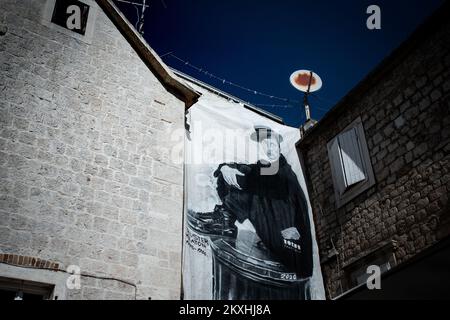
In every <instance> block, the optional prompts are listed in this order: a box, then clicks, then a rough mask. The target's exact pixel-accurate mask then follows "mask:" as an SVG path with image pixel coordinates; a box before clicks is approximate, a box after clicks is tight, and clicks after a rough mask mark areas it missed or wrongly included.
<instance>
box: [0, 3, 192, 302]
mask: <svg viewBox="0 0 450 320" xmlns="http://www.w3.org/2000/svg"><path fill="white" fill-rule="evenodd" d="M45 3H46V1H44V0H26V1H23V0H2V1H1V2H0V253H2V254H11V255H18V256H27V257H33V258H35V259H43V260H48V261H51V262H54V263H57V264H59V267H60V268H62V269H64V268H66V267H67V266H69V265H78V266H79V267H80V269H81V273H82V274H86V275H93V276H94V277H84V276H83V277H82V282H81V284H82V287H81V289H80V290H72V291H70V290H69V291H68V295H67V297H66V298H72V299H75V298H77V299H78V298H81V299H103V298H129V299H134V298H135V297H137V298H138V299H148V298H149V297H151V298H152V299H158V298H159V299H161V298H170V299H178V298H179V296H180V283H181V280H180V277H181V275H180V272H181V271H180V267H181V261H180V259H181V244H182V242H181V241H182V214H183V213H182V206H183V205H182V204H183V186H182V183H183V177H182V176H183V175H182V164H180V163H174V162H173V161H172V160H171V157H170V155H171V150H172V148H173V147H174V146H176V145H177V144H179V143H180V139H178V141H176V140H172V139H171V135H172V133H173V132H174V131H177V130H178V131H179V130H181V132H183V128H184V124H183V123H184V103H183V102H182V101H180V100H178V99H176V98H174V97H173V96H172V95H171V94H170V93H168V92H167V91H166V90H165V89H164V87H163V86H162V85H161V84H160V83H159V82H158V80H157V79H156V78H155V76H154V75H153V74H152V73H151V72H150V71H149V69H148V68H147V67H146V66H145V64H144V63H143V62H142V61H141V60H140V58H139V57H138V56H137V55H136V53H135V51H134V50H133V49H132V48H131V46H130V45H129V44H128V42H127V41H126V40H125V38H124V37H123V36H122V35H121V34H120V32H119V31H118V30H117V29H116V27H115V26H114V25H113V24H112V23H111V21H110V20H109V19H108V17H107V16H106V15H105V14H104V13H103V11H102V10H101V9H100V8H98V10H97V16H96V21H95V26H94V34H93V38H92V41H91V43H90V44H89V43H86V42H83V41H80V40H78V39H76V38H74V37H71V36H70V35H67V34H63V33H61V32H59V31H58V30H56V29H50V28H48V27H46V26H44V25H43V24H42V23H41V20H42V17H43V10H44V7H45ZM93 5H96V4H95V3H93ZM181 141H182V140H181ZM181 146H182V144H181ZM181 151H182V149H181ZM0 276H1V274H0ZM95 276H98V277H102V278H96V277H95ZM105 278H112V279H109V280H105ZM114 279H117V280H114ZM120 280H124V281H125V282H129V283H131V284H134V285H135V286H136V288H137V290H136V292H135V289H134V286H133V285H129V284H126V283H124V282H121V281H120ZM59 298H60V299H62V298H64V297H59Z"/></svg>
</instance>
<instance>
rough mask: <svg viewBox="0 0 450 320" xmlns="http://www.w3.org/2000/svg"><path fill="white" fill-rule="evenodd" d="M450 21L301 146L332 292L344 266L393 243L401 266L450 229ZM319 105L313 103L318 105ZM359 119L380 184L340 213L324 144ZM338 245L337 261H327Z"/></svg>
mask: <svg viewBox="0 0 450 320" xmlns="http://www.w3.org/2000/svg"><path fill="white" fill-rule="evenodd" d="M449 25H450V24H449V19H448V17H447V19H446V21H445V22H441V23H440V26H439V27H438V28H437V29H436V28H435V29H433V31H432V32H431V31H430V32H429V33H427V35H426V37H425V39H423V40H420V41H419V43H416V44H415V45H414V46H413V48H410V50H409V51H408V53H407V54H406V56H404V57H402V58H400V60H399V61H397V62H395V64H394V67H393V68H392V69H390V70H388V71H386V72H385V74H384V75H383V78H382V81H377V82H376V83H375V84H370V85H369V87H368V88H367V86H366V87H365V88H364V89H363V90H364V91H362V92H356V93H352V96H351V97H350V98H348V99H347V100H345V101H346V104H345V105H344V106H341V108H340V109H339V111H336V112H335V114H334V115H333V117H332V118H333V119H328V120H327V122H326V123H319V124H318V126H319V127H317V128H316V129H317V130H313V131H311V134H310V135H307V136H306V137H305V139H304V140H305V141H304V143H300V144H299V148H300V152H301V153H302V157H303V159H304V164H305V168H306V170H307V177H308V179H307V180H308V182H307V183H308V189H309V195H310V198H311V202H312V206H313V211H314V217H315V222H316V231H317V239H318V243H319V247H320V252H321V257H322V261H324V262H323V266H322V271H323V274H324V278H325V279H324V280H325V283H326V289H327V294H328V297H335V296H337V295H338V294H340V293H341V292H342V291H341V287H342V288H343V289H344V290H346V289H348V283H347V282H346V275H345V274H344V271H343V269H342V267H343V266H344V265H345V264H346V263H348V262H349V261H351V260H352V259H355V258H357V257H361V256H364V255H366V254H368V253H369V252H371V251H372V250H374V249H375V248H377V247H378V246H379V245H381V244H382V243H384V242H385V241H387V240H388V241H389V240H396V241H397V250H396V251H395V256H396V259H397V262H398V263H399V264H400V263H403V262H405V261H406V260H408V259H409V258H411V257H413V256H414V255H416V254H417V253H419V252H421V251H422V250H424V249H425V248H427V247H429V246H431V245H432V244H434V243H436V242H437V241H439V239H441V238H443V237H445V236H446V235H448V234H449V233H450V208H449V201H448V195H449V193H450V111H449V110H450V105H449V101H450V99H449V97H450V81H449V80H450V71H449V69H450V68H449V67H450V49H449V43H450V36H449V34H450V28H449ZM313 108H314V107H313ZM359 116H361V118H362V121H363V126H364V130H365V135H366V139H367V144H368V149H369V153H370V158H371V162H372V166H373V170H374V174H375V179H376V184H375V186H373V187H372V188H370V189H368V190H367V191H366V192H363V193H362V194H361V195H359V196H357V197H356V198H355V199H353V201H350V202H349V203H348V204H347V205H345V206H343V207H342V208H340V209H339V210H336V206H335V198H334V189H333V183H332V179H331V171H330V164H329V159H328V154H327V146H326V145H327V142H328V141H330V140H331V139H332V138H333V137H334V136H335V135H336V134H338V133H339V132H340V131H341V130H342V129H343V128H344V127H346V126H347V125H348V124H350V123H351V122H352V121H353V120H354V119H356V118H357V117H359ZM331 241H333V242H334V245H335V246H336V249H337V250H338V252H339V254H338V256H337V259H331V260H328V261H327V262H325V261H326V260H327V259H326V256H327V255H328V253H329V250H330V248H331Z"/></svg>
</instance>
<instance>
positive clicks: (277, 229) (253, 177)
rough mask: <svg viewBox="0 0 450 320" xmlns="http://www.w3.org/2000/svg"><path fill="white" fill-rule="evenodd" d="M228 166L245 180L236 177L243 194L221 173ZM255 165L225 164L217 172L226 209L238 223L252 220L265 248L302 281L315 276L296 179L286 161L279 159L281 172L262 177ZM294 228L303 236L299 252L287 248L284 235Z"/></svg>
mask: <svg viewBox="0 0 450 320" xmlns="http://www.w3.org/2000/svg"><path fill="white" fill-rule="evenodd" d="M224 165H227V166H229V167H231V168H235V169H238V170H239V171H241V172H242V173H244V174H245V176H237V179H238V183H239V186H240V187H241V188H242V190H239V189H237V188H235V187H232V186H230V185H228V184H227V183H226V182H225V180H224V179H223V177H222V173H221V171H220V169H221V168H222V166H224ZM265 166H266V167H267V165H263V164H262V163H261V162H258V163H256V164H239V163H224V164H221V165H220V166H219V167H218V169H217V170H216V171H215V172H214V176H215V177H217V191H218V194H219V197H220V199H221V200H222V203H223V206H224V207H225V209H226V210H227V211H228V212H229V213H231V214H232V215H234V216H235V217H236V219H237V220H238V221H239V222H241V223H242V222H243V221H244V220H245V219H249V220H250V222H251V223H252V224H253V226H254V227H255V230H256V232H257V234H258V236H259V237H260V238H261V240H262V242H263V243H264V245H265V246H266V247H267V248H268V249H269V250H270V251H271V253H272V254H273V255H274V256H275V257H277V258H278V259H279V260H280V262H282V263H283V264H284V265H285V266H286V267H287V268H288V269H289V270H290V271H292V272H296V273H297V274H298V275H299V276H300V277H301V278H306V277H310V276H311V275H312V268H313V262H312V258H313V256H312V236H311V229H310V221H309V215H308V208H307V202H306V199H305V195H304V193H303V190H302V189H301V187H300V185H299V183H298V179H297V176H296V175H295V173H294V172H293V171H292V168H291V166H290V165H289V164H288V163H287V161H286V159H285V157H284V156H283V155H280V158H279V168H278V172H277V173H276V174H274V175H261V168H263V167H265ZM291 227H295V228H297V230H298V232H299V233H300V239H299V240H298V241H297V243H299V245H300V250H292V248H289V247H286V245H285V243H284V238H283V236H282V233H281V232H282V231H283V230H285V229H287V228H291Z"/></svg>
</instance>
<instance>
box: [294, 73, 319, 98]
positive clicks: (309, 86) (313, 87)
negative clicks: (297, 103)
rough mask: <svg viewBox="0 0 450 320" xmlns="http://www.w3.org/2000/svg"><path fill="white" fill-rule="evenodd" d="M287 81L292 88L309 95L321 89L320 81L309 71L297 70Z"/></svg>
mask: <svg viewBox="0 0 450 320" xmlns="http://www.w3.org/2000/svg"><path fill="white" fill-rule="evenodd" d="M311 75H312V77H311ZM289 80H290V82H291V84H292V86H293V87H294V88H295V89H297V90H300V91H301V92H306V93H309V92H314V91H317V90H319V89H320V88H322V79H320V77H319V76H318V75H317V74H316V73H314V72H312V71H309V70H297V71H295V72H294V73H292V74H291V77H290V78H289Z"/></svg>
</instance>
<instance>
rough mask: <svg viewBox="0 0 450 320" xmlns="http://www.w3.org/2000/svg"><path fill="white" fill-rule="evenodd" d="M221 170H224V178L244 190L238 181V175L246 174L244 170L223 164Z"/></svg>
mask: <svg viewBox="0 0 450 320" xmlns="http://www.w3.org/2000/svg"><path fill="white" fill-rule="evenodd" d="M220 172H222V176H223V179H224V180H225V182H226V183H228V184H229V185H230V186H233V187H235V188H237V189H239V190H242V188H241V186H240V185H239V183H238V182H237V176H244V174H243V173H242V172H240V171H239V170H238V169H233V168H230V167H229V166H223V167H222V168H220Z"/></svg>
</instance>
